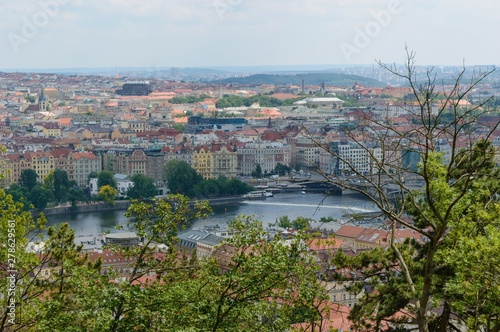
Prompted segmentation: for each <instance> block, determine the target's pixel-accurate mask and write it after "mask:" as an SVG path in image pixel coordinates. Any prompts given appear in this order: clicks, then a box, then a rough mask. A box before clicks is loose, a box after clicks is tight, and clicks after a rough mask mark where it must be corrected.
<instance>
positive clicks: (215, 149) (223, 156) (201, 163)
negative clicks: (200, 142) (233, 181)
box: [192, 144, 238, 179]
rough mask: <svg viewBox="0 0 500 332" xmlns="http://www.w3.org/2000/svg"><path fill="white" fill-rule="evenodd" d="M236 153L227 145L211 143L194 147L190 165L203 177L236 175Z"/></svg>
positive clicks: (229, 176) (212, 177) (213, 177)
mask: <svg viewBox="0 0 500 332" xmlns="http://www.w3.org/2000/svg"><path fill="white" fill-rule="evenodd" d="M237 159H238V158H237V154H236V152H235V151H234V150H233V149H232V148H231V147H229V146H227V145H221V144H213V145H204V146H198V147H195V149H194V152H193V163H192V167H193V168H194V169H195V170H196V171H197V172H198V174H200V175H201V176H203V178H205V179H216V178H218V177H219V176H225V177H228V178H233V177H236V175H237V168H236V167H237Z"/></svg>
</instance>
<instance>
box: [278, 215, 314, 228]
mask: <svg viewBox="0 0 500 332" xmlns="http://www.w3.org/2000/svg"><path fill="white" fill-rule="evenodd" d="M311 222H312V219H310V218H304V217H297V218H295V219H294V220H290V218H289V217H288V216H281V217H280V218H279V219H278V226H279V227H282V228H293V229H296V230H306V229H307V228H308V227H309V224H310V223H311Z"/></svg>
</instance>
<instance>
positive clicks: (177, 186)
mask: <svg viewBox="0 0 500 332" xmlns="http://www.w3.org/2000/svg"><path fill="white" fill-rule="evenodd" d="M164 173H165V179H166V180H167V185H168V188H169V189H170V192H171V193H173V194H182V195H191V194H192V190H193V188H194V186H195V185H196V184H198V183H199V182H200V181H201V180H203V178H202V177H201V175H199V174H198V173H197V172H196V171H195V170H194V169H193V168H192V167H191V166H190V165H189V164H188V163H186V162H185V161H180V160H170V161H169V162H167V164H166V165H165V168H164Z"/></svg>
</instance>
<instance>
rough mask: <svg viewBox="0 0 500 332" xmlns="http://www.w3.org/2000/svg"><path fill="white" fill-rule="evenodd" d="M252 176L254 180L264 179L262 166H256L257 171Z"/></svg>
mask: <svg viewBox="0 0 500 332" xmlns="http://www.w3.org/2000/svg"><path fill="white" fill-rule="evenodd" d="M252 176H253V177H254V178H261V177H262V167H261V166H260V164H257V166H255V170H253V171H252Z"/></svg>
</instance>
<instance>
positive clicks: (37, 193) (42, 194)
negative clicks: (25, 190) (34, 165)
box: [28, 185, 54, 211]
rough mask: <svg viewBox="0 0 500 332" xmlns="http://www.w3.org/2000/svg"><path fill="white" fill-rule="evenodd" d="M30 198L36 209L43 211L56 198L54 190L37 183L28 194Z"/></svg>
mask: <svg viewBox="0 0 500 332" xmlns="http://www.w3.org/2000/svg"><path fill="white" fill-rule="evenodd" d="M28 199H29V201H30V202H31V204H33V206H34V207H35V209H37V210H40V211H41V210H43V209H45V208H46V207H47V204H48V203H49V202H52V201H53V200H54V194H53V192H52V190H49V189H47V188H45V186H42V185H36V186H35V188H33V190H31V192H30V193H29V194H28Z"/></svg>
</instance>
